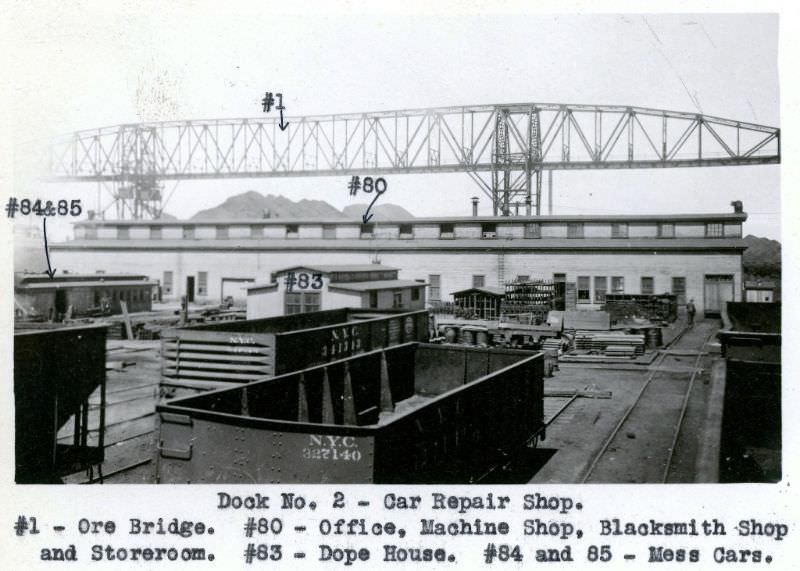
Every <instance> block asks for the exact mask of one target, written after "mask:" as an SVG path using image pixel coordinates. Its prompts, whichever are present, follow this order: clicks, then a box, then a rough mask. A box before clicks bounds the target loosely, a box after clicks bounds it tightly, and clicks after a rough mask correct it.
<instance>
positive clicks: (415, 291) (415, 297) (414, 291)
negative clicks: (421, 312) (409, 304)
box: [411, 287, 419, 301]
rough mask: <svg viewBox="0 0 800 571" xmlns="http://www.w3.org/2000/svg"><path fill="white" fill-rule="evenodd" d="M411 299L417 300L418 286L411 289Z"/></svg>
mask: <svg viewBox="0 0 800 571" xmlns="http://www.w3.org/2000/svg"><path fill="white" fill-rule="evenodd" d="M411 301H419V288H418V287H415V288H413V289H412V290H411Z"/></svg>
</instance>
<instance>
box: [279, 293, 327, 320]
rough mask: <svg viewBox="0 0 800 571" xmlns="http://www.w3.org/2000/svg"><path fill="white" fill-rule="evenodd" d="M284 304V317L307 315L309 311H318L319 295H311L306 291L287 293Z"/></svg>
mask: <svg viewBox="0 0 800 571" xmlns="http://www.w3.org/2000/svg"><path fill="white" fill-rule="evenodd" d="M285 302H286V311H285V314H286V315H294V314H296V313H308V312H309V311H319V308H320V295H319V294H318V293H311V292H307V291H303V292H294V293H287V294H286V298H285Z"/></svg>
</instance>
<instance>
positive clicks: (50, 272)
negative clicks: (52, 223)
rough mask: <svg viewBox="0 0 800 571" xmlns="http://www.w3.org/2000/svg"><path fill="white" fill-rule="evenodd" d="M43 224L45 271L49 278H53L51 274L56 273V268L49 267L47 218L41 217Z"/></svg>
mask: <svg viewBox="0 0 800 571" xmlns="http://www.w3.org/2000/svg"><path fill="white" fill-rule="evenodd" d="M42 220H43V224H44V256H45V258H47V270H46V271H45V273H46V274H47V275H48V276H50V279H51V280H52V279H53V276H54V275H55V274H56V269H55V268H51V267H50V252H49V251H48V250H47V218H43V219H42Z"/></svg>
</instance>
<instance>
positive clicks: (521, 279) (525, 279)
mask: <svg viewBox="0 0 800 571" xmlns="http://www.w3.org/2000/svg"><path fill="white" fill-rule="evenodd" d="M516 281H518V282H529V281H531V276H529V275H525V274H522V275H519V276H517V278H516Z"/></svg>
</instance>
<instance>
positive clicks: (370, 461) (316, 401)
mask: <svg viewBox="0 0 800 571" xmlns="http://www.w3.org/2000/svg"><path fill="white" fill-rule="evenodd" d="M543 365H544V359H543V355H542V354H540V353H537V354H534V355H531V354H530V353H529V352H525V351H514V350H506V349H479V348H467V347H453V346H444V345H431V344H422V343H407V344H403V345H398V346H395V347H389V348H385V349H379V350H375V351H370V352H367V353H364V354H361V355H358V356H354V357H350V358H347V359H343V360H341V361H338V362H334V363H330V364H328V365H322V366H316V367H311V368H308V369H305V370H302V371H297V372H293V373H289V374H285V375H280V376H278V377H275V378H273V379H269V380H265V381H259V382H255V383H251V384H249V385H245V386H240V387H234V388H228V389H221V390H216V391H211V392H208V393H205V394H202V395H198V396H193V397H187V398H182V399H176V400H173V401H170V402H168V403H162V404H160V405H159V406H158V407H157V412H158V414H159V417H160V438H159V448H158V452H157V456H156V464H157V475H158V481H159V482H161V483H170V482H172V483H220V482H228V483H402V484H411V483H470V482H475V481H479V480H480V479H481V478H482V477H483V476H485V475H486V474H487V473H489V472H491V471H492V470H493V469H494V468H496V467H498V466H499V465H501V464H502V463H503V462H505V461H507V459H508V458H509V457H510V456H511V455H512V454H513V453H514V452H515V451H517V450H520V449H522V448H523V447H524V446H525V445H526V444H528V443H530V442H531V441H533V440H535V439H537V438H538V437H540V436H541V437H543V436H544V418H543V417H544V408H543V398H544V393H543V391H544V389H543Z"/></svg>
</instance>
